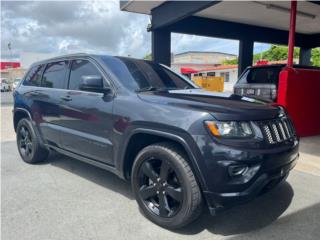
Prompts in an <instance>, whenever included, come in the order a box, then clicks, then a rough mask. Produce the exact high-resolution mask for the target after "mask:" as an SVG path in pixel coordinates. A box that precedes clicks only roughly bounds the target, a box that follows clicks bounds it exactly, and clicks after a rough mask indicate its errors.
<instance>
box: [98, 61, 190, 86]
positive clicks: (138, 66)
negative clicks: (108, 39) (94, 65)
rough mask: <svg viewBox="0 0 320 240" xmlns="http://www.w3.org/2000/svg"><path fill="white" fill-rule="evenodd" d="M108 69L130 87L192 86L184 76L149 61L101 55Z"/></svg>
mask: <svg viewBox="0 0 320 240" xmlns="http://www.w3.org/2000/svg"><path fill="white" fill-rule="evenodd" d="M102 60H103V61H104V62H105V63H106V65H107V67H108V68H109V69H110V71H111V72H112V73H113V74H114V75H115V76H116V77H117V78H118V80H119V81H121V82H122V84H124V85H125V86H126V87H128V88H130V89H133V90H135V89H141V88H146V87H156V88H172V89H184V88H194V87H195V86H194V85H192V83H190V81H188V80H187V79H186V78H184V77H182V76H180V75H178V74H176V73H174V72H172V71H171V70H169V69H167V68H165V67H163V66H161V65H159V64H155V63H153V62H150V61H144V60H137V59H130V58H122V57H117V58H110V57H103V58H102Z"/></svg>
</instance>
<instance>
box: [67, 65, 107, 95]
mask: <svg viewBox="0 0 320 240" xmlns="http://www.w3.org/2000/svg"><path fill="white" fill-rule="evenodd" d="M88 75H95V76H101V73H100V72H99V70H98V69H97V67H96V66H95V65H93V64H92V63H91V62H89V61H88V60H80V59H79V60H74V61H72V65H71V71H70V80H69V89H73V90H79V85H80V82H81V79H82V77H83V76H88Z"/></svg>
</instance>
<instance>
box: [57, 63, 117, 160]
mask: <svg viewBox="0 0 320 240" xmlns="http://www.w3.org/2000/svg"><path fill="white" fill-rule="evenodd" d="M83 76H101V77H102V78H103V80H104V85H105V87H111V86H110V82H109V81H108V79H107V78H106V76H105V75H104V74H103V71H102V69H100V67H99V66H98V65H97V64H96V63H95V62H94V61H93V60H90V59H75V60H73V61H72V63H71V64H70V73H69V87H68V91H66V92H65V94H64V97H63V101H62V103H61V126H62V133H61V139H62V143H63V148H65V149H66V150H68V151H71V152H74V153H76V154H79V155H82V156H85V157H87V158H90V159H94V160H97V161H101V162H104V163H108V164H113V162H112V160H113V157H112V156H113V143H112V142H113V141H112V136H113V135H112V132H113V99H114V96H113V95H112V94H110V95H108V96H105V95H104V94H103V93H100V92H88V91H81V90H80V89H79V85H80V81H81V79H82V77H83Z"/></svg>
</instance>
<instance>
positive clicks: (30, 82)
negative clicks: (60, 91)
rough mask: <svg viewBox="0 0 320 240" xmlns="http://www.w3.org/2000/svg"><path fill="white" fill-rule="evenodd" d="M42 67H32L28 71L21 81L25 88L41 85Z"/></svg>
mask: <svg viewBox="0 0 320 240" xmlns="http://www.w3.org/2000/svg"><path fill="white" fill-rule="evenodd" d="M42 70H43V65H38V66H34V67H32V68H31V69H30V71H29V72H28V74H27V75H26V77H25V80H24V81H23V85H25V86H40V85H41V73H42Z"/></svg>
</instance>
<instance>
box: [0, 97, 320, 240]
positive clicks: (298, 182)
mask: <svg viewBox="0 0 320 240" xmlns="http://www.w3.org/2000/svg"><path fill="white" fill-rule="evenodd" d="M2 96H3V95H2ZM2 96H1V98H2ZM11 109H12V106H11V105H10V104H5V105H2V106H1V148H2V149H1V180H2V181H1V194H2V195H1V196H2V197H1V226H2V238H1V239H3V240H20V239H23V240H29V239H30V240H48V239H55V240H56V239H59V240H60V239H61V240H73V239H75V240H82V239H83V240H89V239H97V240H104V239H121V240H122V239H123V240H124V239H152V240H157V239H159V240H160V239H161V240H164V239H202V240H203V239H261V240H264V239H266V240H270V239H288V240H298V239H299V240H300V239H303V240H309V239H310V240H311V239H312V240H313V239H320V191H319V190H320V176H319V175H318V174H317V172H312V171H311V170H310V169H308V168H301V167H299V166H300V165H299V166H297V168H296V169H295V170H293V171H292V172H291V174H290V176H289V178H288V180H287V182H286V183H284V184H282V185H280V186H279V187H277V188H276V189H274V190H273V191H271V192H269V193H267V194H265V195H263V196H261V197H259V198H257V199H255V200H254V201H252V202H250V203H248V204H245V205H242V206H238V207H235V208H232V209H230V210H228V211H225V212H223V213H221V214H219V215H217V216H215V217H212V216H210V215H209V213H208V212H207V211H204V212H203V214H202V215H201V217H200V218H199V220H197V221H196V222H194V223H193V224H191V225H189V226H187V227H185V228H183V229H181V230H179V231H169V230H166V229H163V228H161V227H158V226H157V225H155V224H153V223H151V222H150V221H148V220H147V219H146V218H145V217H144V216H143V215H142V213H141V212H140V211H139V209H138V206H137V204H136V202H135V200H134V197H133V194H132V192H131V188H130V184H129V183H127V182H125V181H123V180H121V179H119V178H118V177H116V176H115V175H113V174H111V173H109V172H107V171H104V170H102V169H99V168H96V167H93V166H91V165H88V164H85V163H83V162H80V161H77V160H74V159H71V158H68V157H64V156H61V155H58V154H51V155H50V157H49V159H48V161H46V162H44V163H41V164H35V165H29V164H26V163H24V162H23V161H22V160H21V158H20V156H19V154H18V151H17V147H16V143H15V134H14V130H13V128H12V114H11ZM318 142H319V139H318V138H316V139H313V138H311V139H307V140H303V144H302V146H303V149H302V151H305V153H302V154H301V155H302V157H301V159H300V161H301V162H305V160H307V158H308V159H309V158H310V159H311V160H310V161H312V164H314V160H315V161H319V162H320V157H319V156H320V154H319V151H318V150H317V148H318V147H317V144H318ZM309 155H310V156H309ZM311 157H313V158H314V159H312V158H311ZM308 166H309V165H308ZM314 166H315V167H314V168H316V167H318V166H316V165H314ZM309 167H310V166H309Z"/></svg>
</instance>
